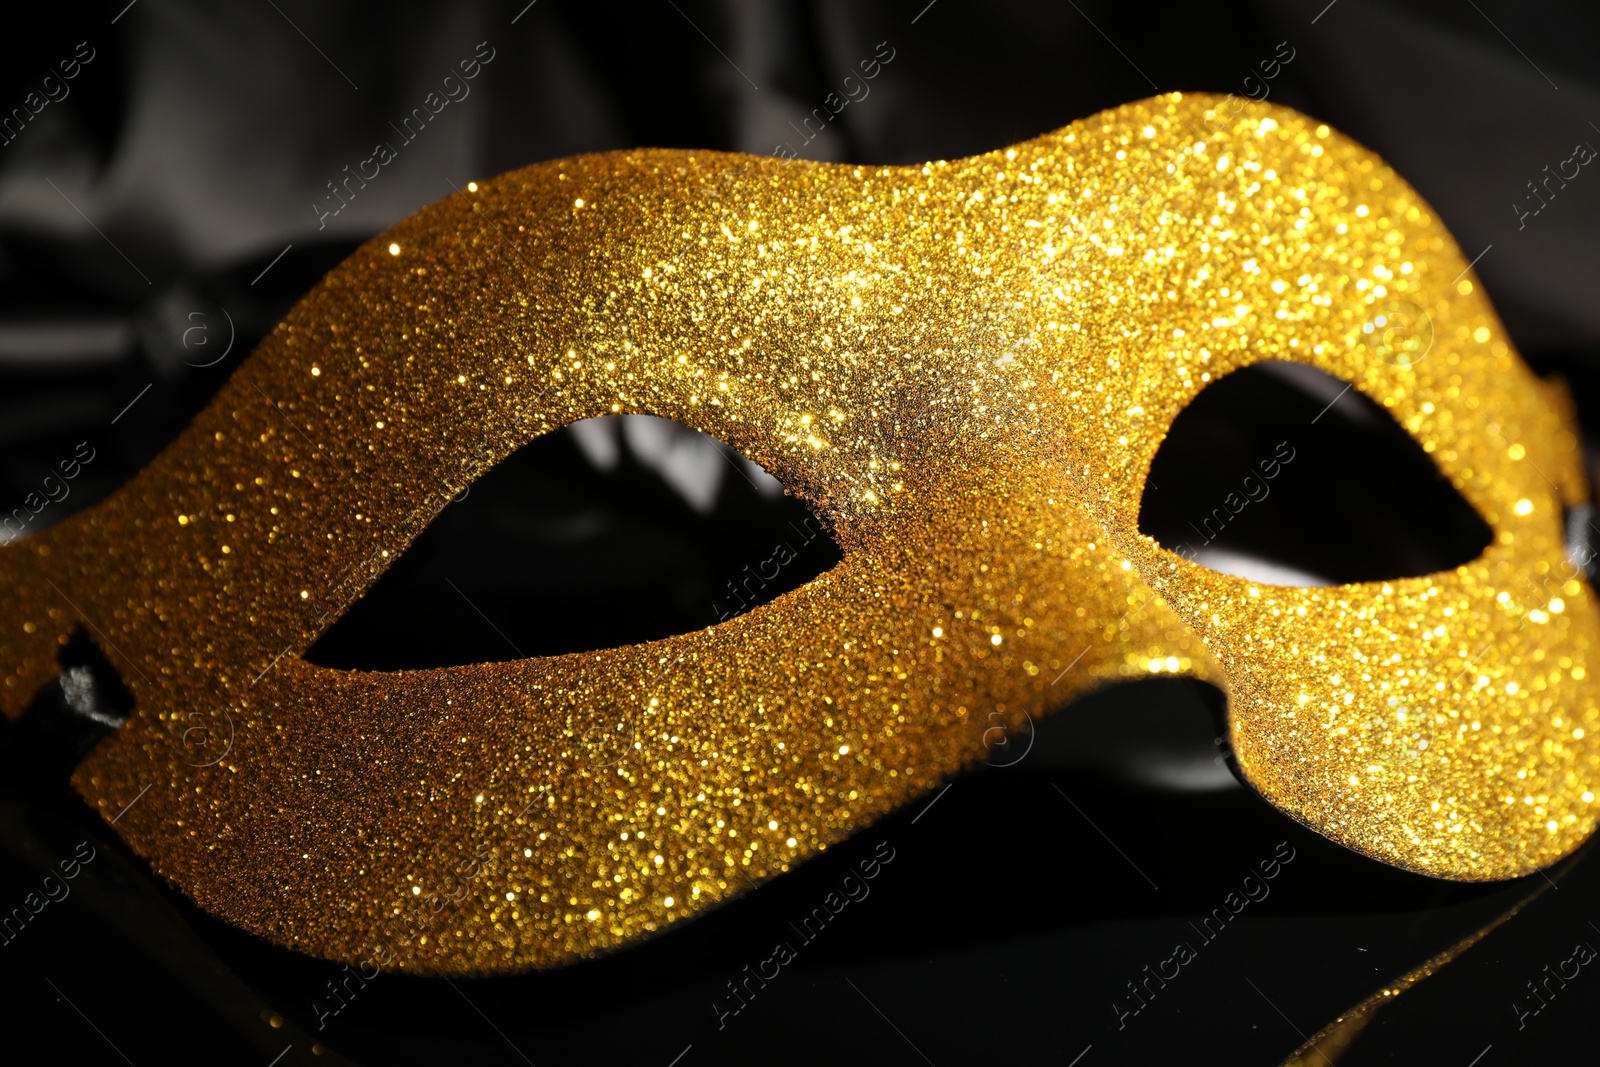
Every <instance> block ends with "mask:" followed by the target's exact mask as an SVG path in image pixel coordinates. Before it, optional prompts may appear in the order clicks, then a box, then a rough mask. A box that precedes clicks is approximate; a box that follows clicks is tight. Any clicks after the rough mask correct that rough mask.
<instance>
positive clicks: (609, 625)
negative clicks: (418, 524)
mask: <svg viewBox="0 0 1600 1067" xmlns="http://www.w3.org/2000/svg"><path fill="white" fill-rule="evenodd" d="M841 558H843V557H842V554H841V553H840V551H839V547H838V544H837V543H836V542H835V541H834V540H833V537H832V535H831V533H830V532H829V531H828V529H827V528H826V527H825V526H824V525H823V523H822V520H820V519H819V518H817V517H816V516H815V515H813V514H812V513H811V512H810V511H809V510H808V509H807V508H806V507H805V505H803V504H801V503H800V502H799V501H798V500H797V499H795V498H794V497H792V496H787V495H785V494H784V492H783V487H782V486H781V485H780V484H779V483H778V481H777V480H776V479H774V478H773V477H772V476H771V475H769V474H768V473H767V472H766V471H764V470H762V469H761V468H760V467H759V466H757V465H756V464H755V463H753V462H751V461H750V460H748V459H746V458H745V457H743V456H742V455H740V454H739V453H738V452H737V451H735V450H734V449H732V448H730V447H729V446H728V445H726V444H723V443H721V442H719V441H717V440H715V439H714V438H711V437H708V436H706V435H705V434H702V433H699V432H697V431H695V430H692V429H690V428H689V427H687V426H684V425H682V424H681V423H677V422H673V421H671V420H668V419H659V418H654V417H652V416H647V415H610V416H606V417H604V418H598V419H589V420H586V421H585V422H581V423H577V424H574V425H572V426H568V427H566V428H564V429H562V430H558V431H556V432H554V433H551V434H546V435H544V436H542V437H539V438H537V439H535V440H533V441H531V442H529V443H528V444H527V445H525V446H523V447H522V448H521V449H519V450H518V451H517V452H515V453H514V454H512V455H511V456H509V457H507V458H506V459H505V460H504V461H503V462H501V463H499V464H497V465H496V466H495V468H494V469H493V470H491V471H489V472H488V473H487V474H485V475H484V476H483V477H481V478H479V479H478V481H476V482H475V483H473V484H472V485H471V486H470V487H469V488H468V489H467V490H466V492H465V493H464V494H463V495H462V496H461V497H458V498H457V499H456V501H455V502H452V503H451V504H449V505H448V506H446V507H445V509H444V511H443V512H441V513H440V514H439V516H438V517H437V518H435V519H434V521H433V522H432V523H431V524H429V526H428V528H427V529H426V530H424V531H423V533H422V534H421V535H420V536H419V537H418V538H417V539H416V540H415V541H413V542H412V544H411V545H410V547H408V548H407V549H406V550H405V552H404V553H403V554H402V555H401V557H400V558H399V559H398V560H396V561H395V563H394V564H393V566H391V567H390V569H389V570H388V571H387V572H386V573H385V574H384V575H383V576H382V577H381V578H379V579H378V581H377V582H376V583H374V584H373V586H372V588H371V589H369V590H368V591H367V593H366V595H365V596H363V597H362V598H361V599H360V600H358V601H356V603H355V604H354V605H352V606H351V608H350V609H349V610H348V611H347V612H346V613H345V614H344V615H343V616H342V617H341V618H340V619H339V620H338V621H336V622H335V623H334V624H333V625H332V626H331V627H330V628H329V629H328V631H327V632H326V633H324V634H323V635H322V637H321V638H320V639H319V640H318V641H317V643H316V644H315V645H313V646H312V648H311V649H310V651H309V652H308V654H307V657H306V658H307V659H309V660H310V661H311V662H313V663H317V664H321V665H322V666H326V667H337V668H341V669H351V670H402V669H417V668H426V667H446V666H458V665H462V664H468V663H481V662H487V661H497V660H499V661H503V660H513V659H522V658H525V657H528V656H548V655H556V654H559V653H564V652H585V651H592V650H595V649H601V648H613V647H616V646H618V645H624V644H633V643H636V642H640V641H650V640H656V639H658V638H663V637H669V636H671V635H673V634H681V633H687V632H690V631H693V630H698V629H703V628H704V627H707V626H710V625H713V624H715V623H717V622H719V621H722V620H724V619H727V618H733V617H734V616H737V615H739V614H742V613H744V612H746V611H749V610H750V609H752V608H754V607H756V606H757V605H758V604H764V603H766V602H768V601H770V600H772V599H774V598H776V597H778V596H779V595H781V594H783V593H786V592H788V591H790V590H792V589H796V588H798V587H799V586H801V585H804V584H805V583H806V582H809V581H811V580H812V579H813V578H815V577H816V576H817V575H819V574H821V573H823V572H824V571H826V570H828V569H829V568H831V567H832V566H833V565H834V564H835V563H837V562H839V560H840V559H841Z"/></svg>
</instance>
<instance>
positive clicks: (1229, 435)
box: [1139, 362, 1494, 585]
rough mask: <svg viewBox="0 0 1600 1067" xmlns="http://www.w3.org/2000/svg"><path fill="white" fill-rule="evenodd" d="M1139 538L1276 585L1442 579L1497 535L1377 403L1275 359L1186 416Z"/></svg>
mask: <svg viewBox="0 0 1600 1067" xmlns="http://www.w3.org/2000/svg"><path fill="white" fill-rule="evenodd" d="M1139 530H1140V532H1142V533H1145V534H1147V535H1149V536H1150V537H1153V538H1155V539H1156V541H1158V542H1159V543H1160V544H1161V545H1162V546H1163V547H1165V548H1168V549H1170V550H1172V551H1174V552H1177V553H1179V554H1180V555H1183V556H1186V557H1188V558H1190V559H1193V560H1195V561H1196V562H1198V563H1201V564H1203V565H1205V566H1207V567H1210V568H1211V569H1212V570H1217V571H1222V572H1223V573H1226V574H1234V575H1238V576H1240V577H1246V578H1253V579H1255V580H1257V581H1262V582H1269V583H1274V584H1280V585H1327V584H1343V583H1347V582H1366V581H1383V580H1390V579H1395V578H1407V577H1417V576H1421V575H1425V574H1434V573H1437V572H1439V571H1443V570H1448V569H1450V568H1452V567H1456V566H1459V565H1461V564H1463V563H1468V562H1470V561H1472V560H1473V559H1476V558H1477V557H1478V556H1479V555H1480V554H1481V553H1482V552H1483V550H1484V549H1485V548H1487V547H1488V546H1489V544H1490V543H1491V542H1492V540H1493V538H1494V532H1493V531H1492V530H1491V529H1490V528H1489V525H1488V524H1487V523H1485V522H1484V521H1483V519H1482V518H1481V517H1480V516H1479V515H1478V513H1477V512H1476V511H1475V510H1474V509H1473V508H1472V505H1470V504H1468V503H1467V501H1466V500H1465V499H1464V498H1463V497H1462V496H1461V494H1460V493H1458V492H1457V491H1456V489H1455V487H1454V486H1452V485H1451V484H1450V482H1449V480H1448V479H1446V478H1445V477H1444V475H1443V474H1441V473H1440V471H1439V469H1438V467H1437V466H1435V465H1434V463H1433V460H1432V459H1431V458H1429V456H1428V454H1427V453H1426V452H1424V451H1423V449H1422V446H1421V445H1420V444H1418V443H1417V441H1416V439H1415V438H1413V437H1412V436H1411V435H1410V434H1408V433H1407V432H1406V431H1405V429H1404V428H1402V427H1401V426H1400V425H1399V424H1398V423H1397V422H1395V420H1394V419H1393V418H1392V417H1391V416H1390V415H1389V413H1388V412H1386V411H1385V410H1384V409H1383V408H1382V407H1380V406H1379V405H1377V404H1375V403H1373V402H1372V401H1371V400H1370V399H1368V398H1367V397H1366V396H1365V395H1364V394H1362V393H1361V392H1359V391H1358V390H1356V389H1354V388H1350V387H1349V385H1348V383H1346V382H1343V381H1340V380H1339V379H1337V378H1334V377H1332V376H1331V375H1328V374H1324V373H1323V372H1322V371H1319V370H1316V369H1315V368H1313V367H1307V366H1304V365H1301V364H1297V363H1278V362H1268V363H1258V364H1254V365H1252V366H1250V367H1247V368H1244V369H1243V370H1238V371H1235V372H1233V373H1231V374H1228V375H1226V376H1225V377H1223V378H1221V379H1219V380H1217V381H1215V382H1213V383H1212V384H1211V385H1209V386H1207V387H1206V388H1205V389H1204V390H1203V391H1202V392H1201V393H1200V395H1199V396H1197V397H1195V399H1194V400H1193V401H1192V402H1191V403H1190V404H1189V406H1188V407H1186V408H1184V410H1183V411H1181V412H1179V414H1178V417H1177V418H1176V419H1174V420H1173V423H1172V427H1171V429H1170V431H1169V432H1168V434H1167V438H1166V440H1165V441H1163V442H1162V444H1161V448H1160V449H1159V450H1158V451H1157V453H1156V456H1155V459H1154V460H1153V461H1152V463H1151V466H1150V476H1149V478H1148V479H1147V480H1146V482H1145V487H1144V495H1143V498H1142V499H1141V501H1140V507H1139Z"/></svg>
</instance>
